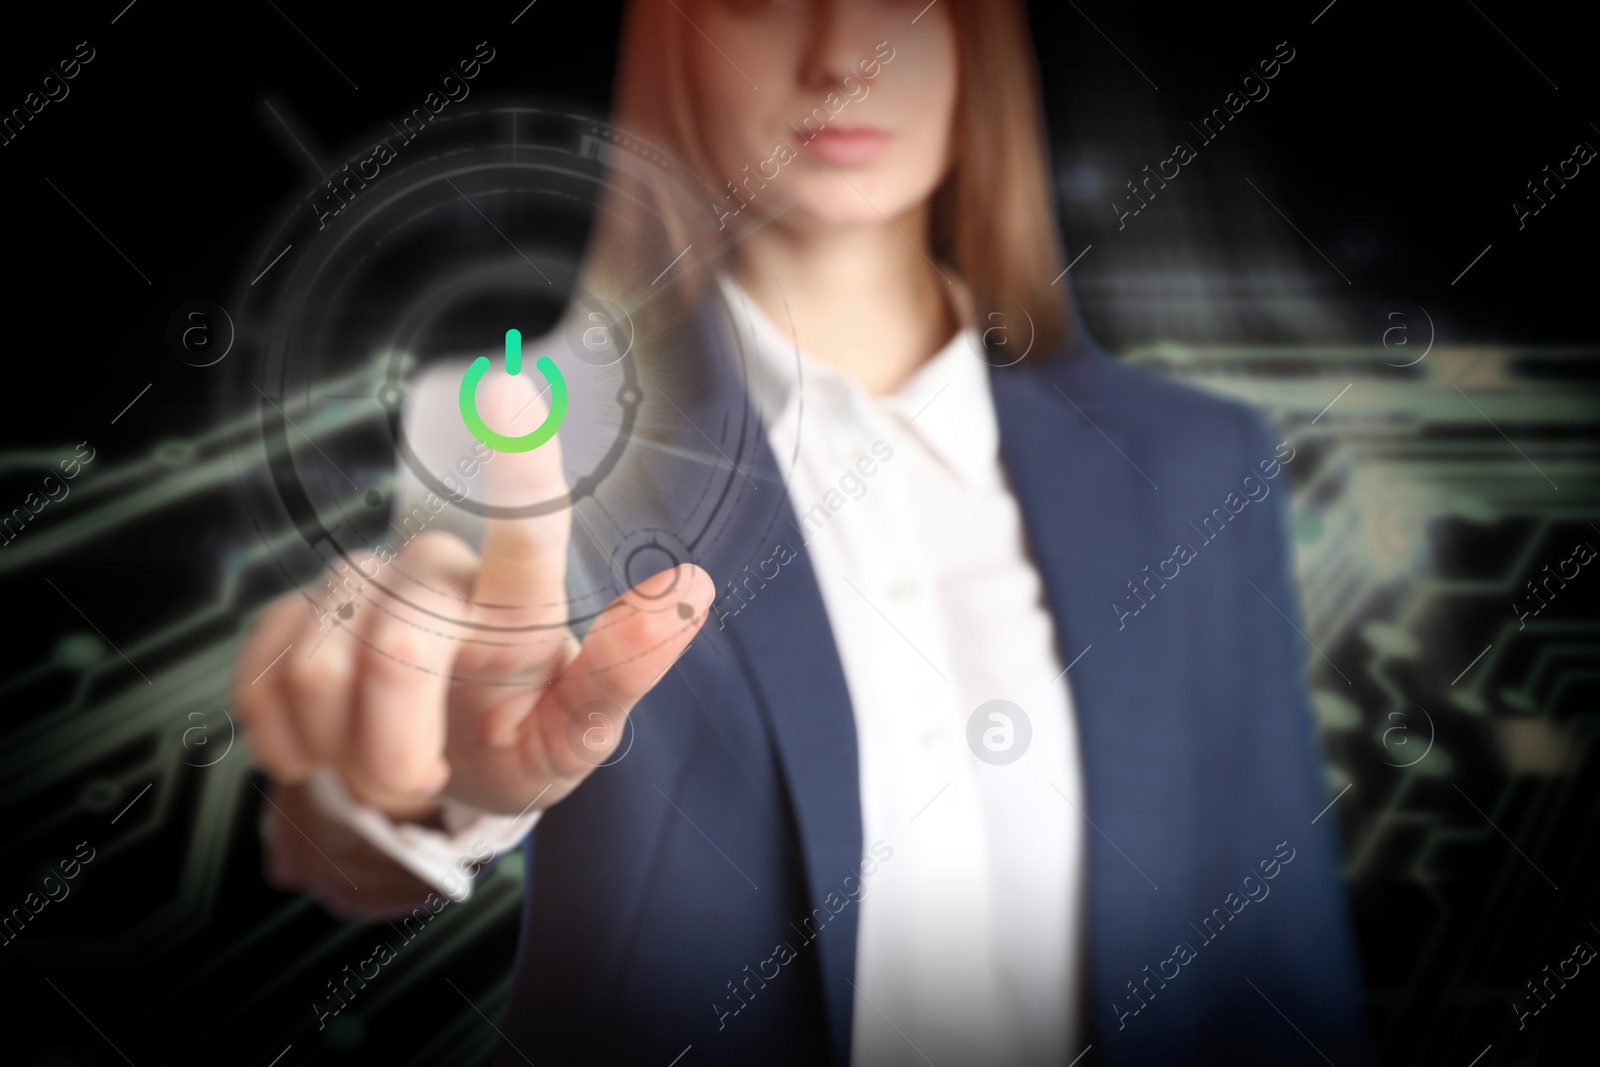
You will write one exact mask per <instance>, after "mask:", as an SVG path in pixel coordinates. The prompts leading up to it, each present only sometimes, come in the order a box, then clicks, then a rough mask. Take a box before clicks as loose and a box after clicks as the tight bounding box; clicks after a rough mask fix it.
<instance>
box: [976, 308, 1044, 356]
mask: <svg viewBox="0 0 1600 1067" xmlns="http://www.w3.org/2000/svg"><path fill="white" fill-rule="evenodd" d="M975 329H976V331H977V336H976V339H975V343H974V345H973V347H974V348H976V349H977V352H978V355H979V356H980V357H981V358H982V359H983V361H984V362H985V363H987V364H989V366H991V367H1011V366H1015V365H1016V364H1018V363H1021V362H1022V359H1023V357H1024V356H1026V355H1027V354H1028V353H1029V352H1031V351H1033V342H1034V340H1035V331H1034V326H1033V316H1032V315H1029V314H1028V309H1027V308H1025V307H1023V306H1022V305H1021V304H1012V303H1007V302H1002V303H997V304H993V305H990V306H988V307H985V308H984V309H983V310H982V312H981V313H980V314H979V315H978V317H977V322H976V324H975Z"/></svg>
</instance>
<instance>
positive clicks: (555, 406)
mask: <svg viewBox="0 0 1600 1067" xmlns="http://www.w3.org/2000/svg"><path fill="white" fill-rule="evenodd" d="M534 366H536V367H538V368H539V373H540V374H543V375H544V378H545V381H547V382H549V383H550V413H549V414H548V415H546V416H545V420H544V422H542V423H541V424H540V425H539V428H538V429H537V430H534V431H533V432H532V433H530V434H524V435H522V436H521V437H507V436H506V435H505V434H502V433H495V432H494V431H493V430H491V429H489V426H488V424H487V423H485V422H484V421H483V416H481V415H479V414H478V383H479V382H481V381H483V376H484V375H485V374H487V373H489V357H488V356H479V357H478V358H477V359H475V360H473V361H472V366H470V367H468V368H467V373H466V376H465V377H464V378H462V379H461V421H462V422H465V423H466V424H467V429H468V430H470V431H472V436H474V437H476V438H477V439H478V440H480V441H482V442H483V443H484V444H486V445H488V446H489V447H490V448H492V449H494V450H495V451H496V452H532V451H533V450H534V449H536V448H538V447H539V446H540V445H542V444H544V443H545V442H546V441H549V440H550V438H552V437H554V436H555V435H556V431H557V430H559V429H561V423H562V421H563V420H564V419H566V417H567V380H566V379H565V378H563V377H562V376H561V368H560V367H558V366H556V365H555V361H553V360H552V359H550V358H549V357H548V356H540V357H539V361H538V362H537V363H535V364H534ZM506 373H507V374H512V375H515V374H521V373H522V332H521V331H520V330H507V331H506Z"/></svg>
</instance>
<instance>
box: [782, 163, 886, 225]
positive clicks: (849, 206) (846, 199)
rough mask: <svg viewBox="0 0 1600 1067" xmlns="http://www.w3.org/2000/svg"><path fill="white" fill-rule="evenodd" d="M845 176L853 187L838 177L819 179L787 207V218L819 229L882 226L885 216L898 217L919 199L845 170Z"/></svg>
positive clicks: (881, 182) (880, 182) (883, 183)
mask: <svg viewBox="0 0 1600 1067" xmlns="http://www.w3.org/2000/svg"><path fill="white" fill-rule="evenodd" d="M844 177H847V178H849V180H850V183H851V184H854V185H855V188H854V189H852V188H850V185H848V184H846V183H845V182H844V181H842V180H840V179H838V178H819V179H818V180H816V181H814V182H813V183H811V188H808V189H807V190H806V191H805V193H804V195H803V196H802V197H801V198H800V201H799V202H798V203H796V204H795V205H794V206H793V207H791V208H790V209H789V210H788V212H787V215H788V217H789V219H790V220H792V221H793V222H796V223H799V224H801V225H805V226H808V227H816V228H819V229H849V228H853V227H857V226H881V225H883V220H884V218H885V217H887V218H891V219H894V218H898V217H899V216H901V215H903V214H904V213H905V212H906V211H908V210H910V209H911V208H912V207H914V206H915V205H916V203H917V202H918V201H917V197H916V195H915V194H913V193H911V192H908V191H906V190H904V189H902V188H896V187H894V186H890V185H889V184H888V183H885V182H883V181H881V180H879V181H873V180H872V179H870V178H868V177H866V176H865V175H854V174H848V173H847V174H845V175H844ZM896 184H898V183H896ZM857 190H859V192H858V191H857ZM880 212H881V214H880Z"/></svg>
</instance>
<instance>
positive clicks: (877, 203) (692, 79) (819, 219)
mask: <svg viewBox="0 0 1600 1067" xmlns="http://www.w3.org/2000/svg"><path fill="white" fill-rule="evenodd" d="M675 3H676V5H677V7H678V8H679V9H680V10H681V12H682V15H681V16H679V17H683V18H686V20H687V21H688V22H692V23H693V25H692V26H691V25H688V24H685V25H683V26H682V27H680V29H681V31H682V36H681V38H680V39H681V40H682V41H683V45H684V48H685V50H686V56H685V75H686V77H687V79H688V82H689V94H690V101H691V106H692V107H693V108H694V111H695V121H696V123H697V126H698V128H699V132H700V138H701V141H702V143H703V145H704V146H705V149H706V151H707V152H708V154H709V156H710V159H711V162H712V165H713V167H714V168H715V170H716V174H715V175H714V178H715V180H716V184H718V185H719V186H721V188H722V189H723V191H724V192H725V193H726V197H725V200H724V208H725V210H727V211H729V212H742V211H744V209H745V207H746V205H748V206H749V208H751V209H752V210H751V213H750V214H749V215H745V216H744V218H745V220H746V221H748V220H749V219H750V218H751V217H752V216H753V215H757V214H763V213H765V212H767V211H770V210H772V209H774V208H777V207H780V206H782V205H786V204H787V205H789V207H788V210H787V211H786V212H785V213H784V215H783V217H782V220H781V223H780V224H781V225H784V226H790V227H802V228H810V229H817V228H823V229H826V228H842V227H853V226H861V225H881V224H882V221H883V216H887V217H889V218H891V219H893V218H896V217H898V216H901V215H903V214H905V213H906V212H908V211H911V210H914V209H916V208H918V207H920V206H922V205H923V204H924V203H925V202H926V201H927V199H928V198H929V196H931V195H932V193H933V191H934V190H935V189H936V188H937V187H938V185H939V183H940V182H941V181H942V180H943V178H944V176H945V174H946V172H947V171H948V169H949V166H950V153H951V143H950V142H951V126H952V118H953V116H954V113H955V101H956V93H957V89H958V77H959V71H958V60H957V54H956V42H955V35H954V33H953V31H952V27H951V24H950V20H949V13H948V6H947V5H944V4H939V3H935V4H933V5H932V6H931V7H928V6H927V0H675ZM924 8H926V10H923V9H924ZM919 11H920V12H921V15H920V17H918V12H919ZM913 19H916V22H915V23H914V24H913V22H912V20H913ZM729 181H731V182H732V183H733V185H734V189H733V190H732V191H729V190H728V189H727V187H726V185H723V183H725V182H729ZM852 185H853V186H854V188H851V186H852ZM880 212H881V214H880Z"/></svg>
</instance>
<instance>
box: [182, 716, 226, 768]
mask: <svg viewBox="0 0 1600 1067" xmlns="http://www.w3.org/2000/svg"><path fill="white" fill-rule="evenodd" d="M217 710H218V711H220V712H222V717H223V718H224V719H225V720H227V723H228V743H227V745H226V746H225V747H224V748H223V750H222V755H220V756H218V757H217V758H216V759H214V760H211V761H209V762H207V763H190V762H189V761H188V760H184V761H183V762H185V763H188V764H189V766H191V767H214V766H216V765H217V764H219V763H221V762H222V761H223V760H224V759H226V758H227V756H228V753H229V752H232V751H233V738H234V728H233V716H232V715H229V714H228V709H227V708H224V707H222V706H221V705H220V704H219V705H218V706H217ZM208 718H210V715H209V714H208V713H207V712H203V711H191V712H190V713H189V721H191V722H197V723H198V725H196V726H191V727H189V728H188V729H187V730H185V731H183V747H184V749H185V750H186V751H189V752H194V753H199V752H200V751H201V749H202V748H203V747H204V746H205V745H206V744H207V742H208V741H209V740H210V736H209V731H210V726H209V725H208V724H207V723H206V719H208Z"/></svg>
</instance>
